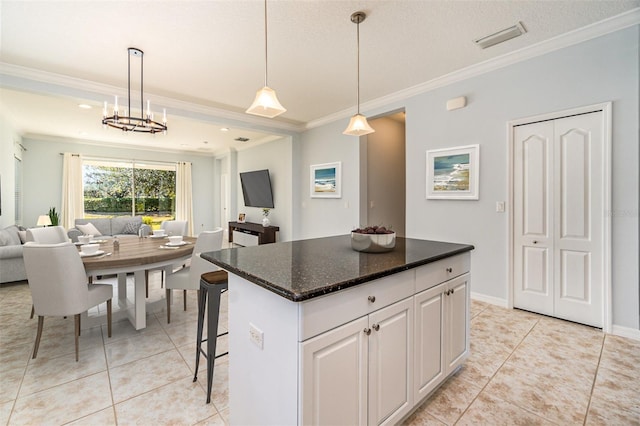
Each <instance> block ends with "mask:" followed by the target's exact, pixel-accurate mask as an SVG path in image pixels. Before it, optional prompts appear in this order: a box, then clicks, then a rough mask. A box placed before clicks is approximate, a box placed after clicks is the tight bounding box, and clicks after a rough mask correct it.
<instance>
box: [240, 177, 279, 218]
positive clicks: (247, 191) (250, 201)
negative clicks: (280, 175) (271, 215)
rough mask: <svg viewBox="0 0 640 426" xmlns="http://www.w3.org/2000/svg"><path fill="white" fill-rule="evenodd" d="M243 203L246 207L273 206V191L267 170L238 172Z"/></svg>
mask: <svg viewBox="0 0 640 426" xmlns="http://www.w3.org/2000/svg"><path fill="white" fill-rule="evenodd" d="M240 183H241V184H242V194H243V195H244V205H245V206H247V207H262V208H270V209H272V208H273V192H272V191H271V178H270V177H269V170H267V169H265V170H255V171H253V172H242V173H240Z"/></svg>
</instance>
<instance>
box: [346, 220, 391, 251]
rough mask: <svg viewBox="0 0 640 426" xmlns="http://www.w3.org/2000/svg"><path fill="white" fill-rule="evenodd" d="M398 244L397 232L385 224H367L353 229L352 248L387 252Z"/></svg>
mask: <svg viewBox="0 0 640 426" xmlns="http://www.w3.org/2000/svg"><path fill="white" fill-rule="evenodd" d="M395 246H396V233H395V232H393V231H390V230H388V229H386V228H385V227H384V226H380V227H378V226H367V227H365V228H358V229H355V230H353V231H351V248H352V249H354V250H355V251H359V252H362V253H385V252H388V251H391V250H393V249H394V247H395Z"/></svg>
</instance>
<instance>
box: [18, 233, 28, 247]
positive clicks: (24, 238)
mask: <svg viewBox="0 0 640 426" xmlns="http://www.w3.org/2000/svg"><path fill="white" fill-rule="evenodd" d="M18 236H19V237H20V242H21V243H22V244H24V243H26V242H27V231H18Z"/></svg>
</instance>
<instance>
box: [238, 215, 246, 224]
mask: <svg viewBox="0 0 640 426" xmlns="http://www.w3.org/2000/svg"><path fill="white" fill-rule="evenodd" d="M246 217H247V216H246V215H245V214H244V213H240V214H238V223H244V221H245V219H246Z"/></svg>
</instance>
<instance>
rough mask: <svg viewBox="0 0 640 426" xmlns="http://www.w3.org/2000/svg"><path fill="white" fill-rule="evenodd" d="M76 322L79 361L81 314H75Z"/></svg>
mask: <svg viewBox="0 0 640 426" xmlns="http://www.w3.org/2000/svg"><path fill="white" fill-rule="evenodd" d="M75 319H76V320H75V323H76V333H75V334H76V336H75V340H76V362H78V352H79V351H78V347H79V346H80V314H75Z"/></svg>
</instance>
